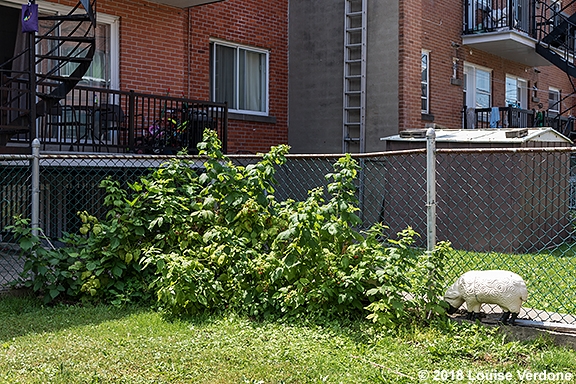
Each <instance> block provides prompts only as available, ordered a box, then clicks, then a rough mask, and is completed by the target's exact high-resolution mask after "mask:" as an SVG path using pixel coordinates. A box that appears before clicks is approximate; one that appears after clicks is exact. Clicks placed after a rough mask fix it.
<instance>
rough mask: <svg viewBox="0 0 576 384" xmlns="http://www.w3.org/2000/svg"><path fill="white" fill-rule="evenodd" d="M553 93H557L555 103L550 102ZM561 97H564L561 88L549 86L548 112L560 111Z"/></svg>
mask: <svg viewBox="0 0 576 384" xmlns="http://www.w3.org/2000/svg"><path fill="white" fill-rule="evenodd" d="M551 94H556V100H554V103H550V100H552V99H551V98H550V95H551ZM561 97H562V93H561V91H560V89H558V88H556V87H549V88H548V112H552V113H560V100H561Z"/></svg>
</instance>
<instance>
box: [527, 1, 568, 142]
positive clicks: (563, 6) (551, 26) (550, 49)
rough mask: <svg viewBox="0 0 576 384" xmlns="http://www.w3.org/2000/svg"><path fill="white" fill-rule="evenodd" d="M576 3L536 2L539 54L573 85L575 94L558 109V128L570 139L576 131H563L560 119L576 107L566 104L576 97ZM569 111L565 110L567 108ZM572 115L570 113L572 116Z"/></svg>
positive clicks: (556, 107) (562, 99) (557, 107)
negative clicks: (559, 70) (565, 106)
mask: <svg viewBox="0 0 576 384" xmlns="http://www.w3.org/2000/svg"><path fill="white" fill-rule="evenodd" d="M575 7H576V0H572V1H565V2H562V3H561V2H559V1H550V0H548V1H536V9H537V10H538V12H536V14H535V25H536V31H537V39H538V42H537V44H536V52H537V53H538V54H540V55H541V56H542V57H544V58H545V59H546V60H548V61H549V62H550V63H552V64H553V65H554V66H556V67H558V68H559V69H561V70H562V71H563V72H564V73H566V75H567V76H568V79H569V80H570V84H571V85H572V89H573V91H572V92H566V94H564V95H563V97H562V98H561V99H560V100H559V101H558V102H557V105H555V106H549V108H550V107H555V109H556V110H558V111H559V113H558V115H557V118H558V120H559V121H558V125H557V126H558V127H559V130H560V131H561V132H562V133H564V134H565V135H566V136H568V137H570V138H571V139H574V138H575V136H576V135H575V132H573V129H562V128H561V124H560V123H559V122H560V117H561V116H562V115H564V114H566V113H567V112H570V111H571V110H572V109H573V108H574V107H576V104H575V103H572V102H570V103H563V101H564V100H566V99H568V98H572V97H573V96H574V95H576V84H575V83H574V78H576V62H575V57H576V13H575V12H574V11H575ZM566 104H567V105H568V107H567V108H565V109H564V110H562V107H563V106H564V105H566ZM570 114H571V113H570Z"/></svg>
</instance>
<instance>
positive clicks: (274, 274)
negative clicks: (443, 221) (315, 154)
mask: <svg viewBox="0 0 576 384" xmlns="http://www.w3.org/2000/svg"><path fill="white" fill-rule="evenodd" d="M198 148H199V150H200V154H201V155H202V156H204V157H205V159H206V160H205V163H204V167H203V168H201V169H200V168H198V167H197V166H196V165H195V163H194V162H191V161H188V160H186V159H183V158H175V159H173V160H171V161H170V162H168V163H167V164H165V165H164V166H162V167H160V168H159V169H157V170H156V171H154V172H152V173H151V174H150V175H148V176H146V177H143V178H141V179H140V181H138V182H136V183H134V184H131V185H129V188H128V189H126V190H124V189H122V188H120V184H119V183H118V182H116V181H112V180H106V181H104V182H103V183H102V187H104V188H105V189H106V192H107V193H106V198H105V204H106V206H107V207H108V209H109V211H108V214H107V216H106V218H105V219H103V220H98V219H96V218H95V217H93V216H91V215H89V214H88V213H86V212H81V213H79V214H80V218H81V219H82V223H83V224H82V227H81V228H80V234H75V235H69V236H68V237H67V238H66V239H64V242H65V243H66V245H67V247H65V248H64V249H61V250H52V251H51V250H44V249H42V250H41V251H40V252H33V253H32V255H33V257H30V259H29V260H30V263H31V264H30V265H34V267H33V268H27V272H28V273H29V275H28V276H30V273H33V274H34V277H35V281H34V283H33V284H34V286H35V288H37V290H40V289H43V290H47V291H48V292H50V294H49V295H48V296H47V297H48V299H54V298H55V297H57V296H58V294H57V292H64V291H65V292H66V293H67V295H69V296H72V297H80V298H82V299H84V300H102V301H110V302H113V303H117V304H118V303H122V302H124V301H129V300H134V299H135V298H142V297H146V295H148V294H149V292H150V291H152V292H154V293H155V294H156V296H157V298H158V303H159V305H160V306H161V307H162V308H163V309H165V310H166V311H167V312H169V313H172V314H174V315H181V314H194V313H199V312H205V311H217V310H224V309H232V310H235V311H238V312H244V313H248V314H250V315H253V316H267V315H272V314H274V315H277V314H287V315H290V316H301V315H309V314H321V315H323V316H340V315H343V314H358V313H361V314H364V315H366V314H368V317H369V318H370V319H372V320H373V321H375V322H378V323H380V324H383V325H386V326H391V325H394V324H399V323H401V322H404V321H409V320H411V319H418V320H419V321H427V320H429V319H431V318H433V317H434V315H438V314H442V313H443V311H444V309H443V307H442V306H441V305H440V303H439V301H438V297H440V295H441V292H440V289H441V283H442V281H443V258H444V255H445V253H446V250H447V249H448V245H447V244H441V246H440V247H439V249H438V250H437V251H435V252H432V253H430V254H428V253H425V252H421V251H419V250H416V249H414V247H413V243H414V237H415V236H417V234H416V233H415V232H414V231H413V230H412V229H410V228H408V229H406V230H405V231H403V232H401V233H400V234H399V238H398V239H384V238H383V235H382V234H383V232H384V229H385V227H384V226H383V225H382V224H375V225H374V226H372V227H371V228H369V229H368V230H367V231H366V232H361V231H360V230H359V229H358V228H359V226H360V225H361V224H362V223H361V220H360V218H359V217H358V215H357V214H356V213H357V211H358V201H357V199H356V188H355V181H356V177H357V172H358V165H357V163H356V161H355V160H354V159H353V158H352V157H351V156H350V155H346V156H343V157H342V158H341V159H339V160H338V161H337V162H336V163H335V164H334V171H333V172H332V173H330V174H328V175H327V176H326V177H327V179H328V181H329V184H328V186H327V189H326V190H324V189H323V188H316V189H313V190H311V191H309V195H308V198H307V199H306V200H304V201H293V200H287V201H282V202H278V201H276V199H275V196H274V185H275V180H274V174H275V170H276V167H278V166H281V165H282V164H284V163H285V162H286V157H285V155H286V154H287V152H288V147H287V146H285V145H280V146H278V147H273V148H272V149H271V150H270V152H269V153H267V154H265V155H263V156H262V158H261V160H260V161H258V162H257V163H255V164H250V165H248V166H245V167H244V166H238V165H234V164H233V163H232V162H231V161H230V159H228V158H227V157H226V156H225V155H224V154H223V153H222V151H221V146H220V142H219V141H218V138H217V136H216V134H215V133H213V132H211V131H209V130H208V131H207V132H206V133H205V136H204V141H203V142H202V143H200V144H199V147H198ZM326 196H330V197H329V198H327V197H326ZM26 241H28V240H26ZM32 243H34V242H32ZM37 248H38V247H37ZM23 249H24V250H25V251H30V250H31V248H30V247H23ZM56 254H57V255H60V256H58V257H56V256H55V255H56ZM47 260H50V261H54V263H52V264H51V265H52V266H53V267H52V268H51V269H50V271H51V272H50V273H48V272H46V275H45V276H43V275H42V274H40V276H39V275H38V268H39V265H41V264H43V263H45V262H46V261H47ZM51 274H56V276H52V275H51ZM49 275H50V276H49ZM52 292H53V293H54V294H52Z"/></svg>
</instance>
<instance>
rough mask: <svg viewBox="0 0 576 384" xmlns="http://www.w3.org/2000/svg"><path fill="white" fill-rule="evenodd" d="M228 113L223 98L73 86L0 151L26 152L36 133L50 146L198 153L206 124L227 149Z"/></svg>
mask: <svg viewBox="0 0 576 384" xmlns="http://www.w3.org/2000/svg"><path fill="white" fill-rule="evenodd" d="M39 88H40V89H38V92H40V93H42V94H50V92H51V91H52V89H50V86H49V85H42V86H40V87H39ZM227 115H228V109H227V105H226V104H225V103H213V102H208V101H200V100H192V99H187V98H181V97H173V96H170V95H165V96H159V95H151V94H144V93H138V92H134V91H117V90H109V89H102V88H91V87H85V86H76V87H75V88H74V89H72V90H71V91H70V92H69V93H68V94H67V95H66V97H65V98H63V99H61V100H59V101H58V103H56V104H55V105H54V106H52V107H50V109H49V110H48V111H38V117H37V119H36V120H35V127H34V128H32V132H30V130H28V132H25V133H19V134H15V135H13V136H11V137H10V139H9V140H8V141H7V143H6V145H5V146H0V152H3V153H29V151H30V149H29V148H30V144H31V141H32V139H33V138H34V137H37V138H38V139H39V140H40V142H41V145H42V148H41V149H42V150H44V151H51V152H52V151H54V152H74V153H78V152H94V153H102V152H104V153H146V154H165V155H167V154H168V155H169V154H176V153H177V152H179V151H182V150H186V151H187V152H188V153H189V154H196V153H197V149H196V145H197V144H198V142H200V141H201V139H202V133H203V131H204V129H206V128H209V129H213V130H215V131H217V133H218V137H219V138H220V139H221V141H222V146H223V150H224V152H226V142H227Z"/></svg>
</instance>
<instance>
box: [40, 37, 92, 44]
mask: <svg viewBox="0 0 576 384" xmlns="http://www.w3.org/2000/svg"><path fill="white" fill-rule="evenodd" d="M36 38H37V39H38V41H40V40H58V41H71V42H76V43H94V42H95V41H96V39H95V38H94V37H89V36H44V35H41V36H36Z"/></svg>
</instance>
